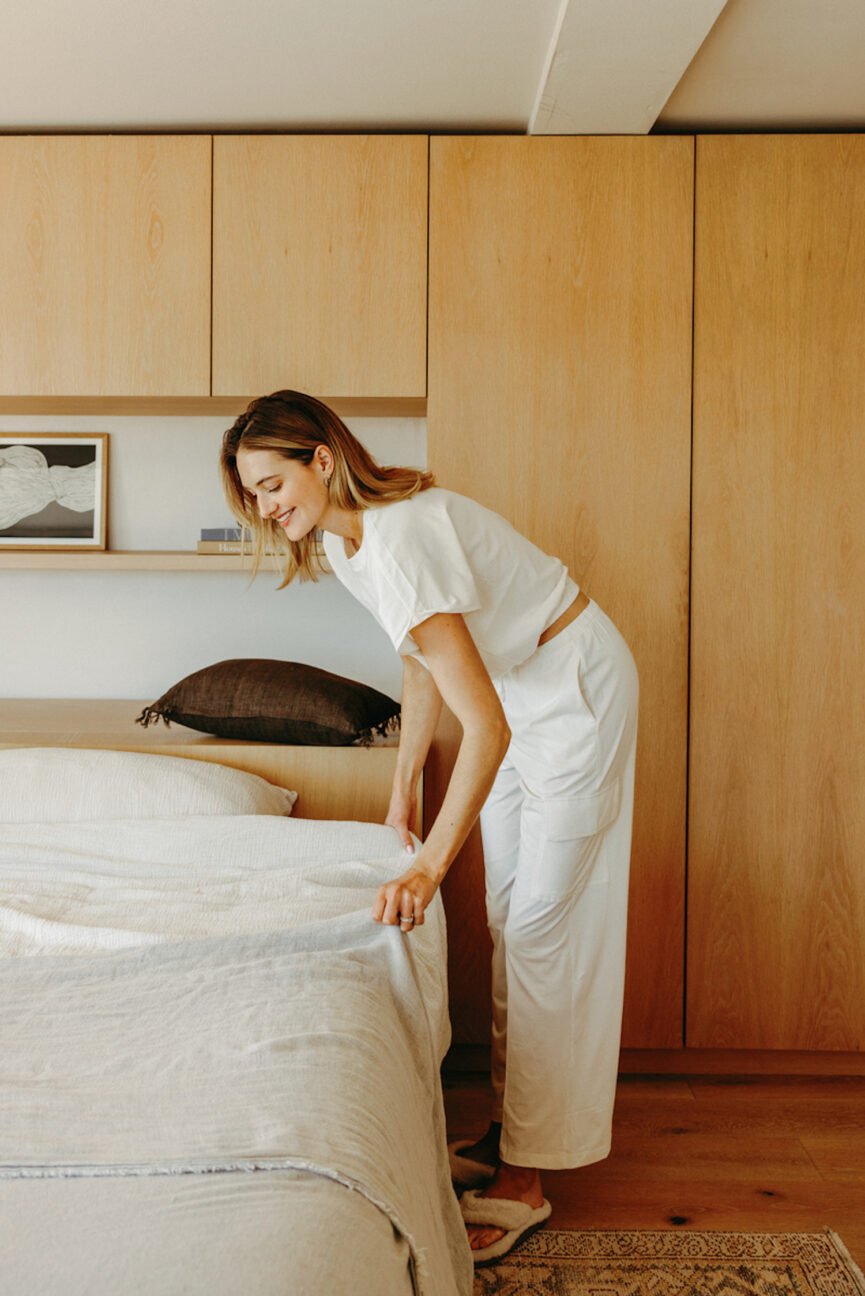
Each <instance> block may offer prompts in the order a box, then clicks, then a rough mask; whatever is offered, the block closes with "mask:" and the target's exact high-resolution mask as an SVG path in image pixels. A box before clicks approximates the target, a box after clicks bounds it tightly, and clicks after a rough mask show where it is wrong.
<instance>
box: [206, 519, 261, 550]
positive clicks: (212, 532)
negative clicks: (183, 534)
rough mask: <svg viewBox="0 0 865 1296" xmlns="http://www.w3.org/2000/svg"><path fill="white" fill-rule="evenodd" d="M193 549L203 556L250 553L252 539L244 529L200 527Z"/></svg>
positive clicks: (237, 527)
mask: <svg viewBox="0 0 865 1296" xmlns="http://www.w3.org/2000/svg"><path fill="white" fill-rule="evenodd" d="M195 547H196V550H197V551H198V553H204V554H227V553H251V552H252V539H251V537H250V534H249V532H248V531H247V530H246V528H245V527H244V528H241V527H239V526H233V527H202V530H201V539H200V540H199V541H198V544H197V545H196V546H195Z"/></svg>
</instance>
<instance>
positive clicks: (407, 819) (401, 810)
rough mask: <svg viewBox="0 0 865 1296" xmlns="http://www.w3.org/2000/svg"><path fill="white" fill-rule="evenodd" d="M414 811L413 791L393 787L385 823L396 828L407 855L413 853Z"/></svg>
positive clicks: (415, 803)
mask: <svg viewBox="0 0 865 1296" xmlns="http://www.w3.org/2000/svg"><path fill="white" fill-rule="evenodd" d="M416 811H417V798H416V797H415V795H414V793H412V792H403V791H402V790H400V789H397V788H396V787H395V788H394V790H393V792H392V793H391V798H390V806H389V807H388V812H387V816H386V817H385V823H386V824H387V825H388V827H390V828H395V829H396V832H397V835H398V837H399V839H400V843H401V845H402V846H403V848H404V850H405V851H406V854H408V855H414V842H413V841H412V835H411V826H412V824H413V823H414V820H415V813H416Z"/></svg>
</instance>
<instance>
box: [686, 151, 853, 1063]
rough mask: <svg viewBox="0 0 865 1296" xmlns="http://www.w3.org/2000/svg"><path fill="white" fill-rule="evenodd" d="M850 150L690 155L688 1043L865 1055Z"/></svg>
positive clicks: (712, 152)
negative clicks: (693, 241) (693, 212)
mask: <svg viewBox="0 0 865 1296" xmlns="http://www.w3.org/2000/svg"><path fill="white" fill-rule="evenodd" d="M863 283H865V137H863V136H861V135H859V136H856V135H844V136H828V135H815V136H793V135H789V136H769V137H761V136H718V137H709V138H703V137H701V138H700V139H699V141H698V150H697V247H696V287H695V296H696V316H695V325H696V332H695V384H694V513H693V526H694V543H693V631H692V668H691V669H692V676H691V678H692V704H691V761H690V766H691V768H690V784H691V802H690V806H691V809H690V830H689V940H688V1032H687V1043H688V1044H689V1045H694V1046H697V1047H717V1048H729V1047H734V1048H776V1049H784V1048H786V1049H839V1050H855V1049H862V1048H863V1047H865V958H863V950H865V887H863V882H862V878H863V873H862V861H863V858H865V799H863V787H865V708H863V706H862V698H861V691H862V690H861V680H862V663H863V659H865V604H863V599H862V590H863V586H865V543H863V541H865V440H863V436H862V430H863V426H862V425H863V409H865V292H863Z"/></svg>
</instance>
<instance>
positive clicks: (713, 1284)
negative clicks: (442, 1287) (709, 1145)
mask: <svg viewBox="0 0 865 1296" xmlns="http://www.w3.org/2000/svg"><path fill="white" fill-rule="evenodd" d="M493 1293H495V1296H865V1278H863V1275H862V1273H861V1271H860V1270H859V1269H858V1268H857V1266H856V1264H855V1263H854V1261H853V1259H852V1257H851V1256H850V1254H849V1252H848V1251H847V1248H846V1247H845V1246H844V1243H843V1242H842V1241H841V1239H840V1238H839V1237H838V1235H837V1233H833V1232H832V1230H831V1229H826V1230H825V1231H824V1232H823V1233H721V1232H717V1233H692V1232H687V1233H678V1232H675V1233H674V1232H671V1231H668V1230H665V1229H658V1230H640V1231H639V1232H638V1231H633V1232H621V1231H619V1230H615V1229H609V1230H608V1229H593V1230H589V1231H585V1232H584V1231H578V1230H575V1229H567V1230H565V1229H544V1230H542V1231H541V1232H539V1233H535V1234H533V1235H532V1236H531V1237H530V1238H528V1239H527V1240H526V1242H525V1243H524V1244H523V1245H522V1246H521V1247H520V1248H519V1250H518V1251H515V1252H513V1254H512V1255H510V1256H508V1257H506V1259H504V1260H503V1261H502V1262H501V1264H498V1265H491V1266H490V1267H488V1268H483V1269H478V1270H476V1272H475V1288H474V1296H493Z"/></svg>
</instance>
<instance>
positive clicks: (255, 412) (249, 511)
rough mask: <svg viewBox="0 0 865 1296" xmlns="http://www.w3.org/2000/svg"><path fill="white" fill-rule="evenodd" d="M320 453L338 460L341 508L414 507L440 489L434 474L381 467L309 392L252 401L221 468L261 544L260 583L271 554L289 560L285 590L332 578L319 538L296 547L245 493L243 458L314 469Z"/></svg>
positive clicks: (230, 434)
mask: <svg viewBox="0 0 865 1296" xmlns="http://www.w3.org/2000/svg"><path fill="white" fill-rule="evenodd" d="M317 446H326V447H327V449H328V450H329V451H330V452H331V454H332V455H333V475H332V477H331V482H330V487H329V491H330V498H331V501H332V503H333V504H335V505H336V506H337V508H342V509H349V510H352V511H360V510H361V509H367V508H375V507H376V506H377V505H380V504H392V503H395V502H396V501H397V500H404V499H410V498H411V496H412V495H417V493H418V492H419V491H422V490H427V489H428V488H429V487H430V486H434V485H435V479H434V477H433V475H432V473H428V472H423V471H422V470H421V469H419V468H385V467H382V465H381V464H379V463H377V462H376V461H375V459H373V457H372V455H371V454H370V453H369V451H368V450H367V449H366V448H365V447H364V446H362V445H361V443H360V442H359V441H358V439H357V437H355V436H353V435H352V433H351V432H349V430H348V428H347V427H346V426H345V424H344V423H343V421H342V419H341V418H340V417H339V415H338V414H334V412H333V410H332V409H329V408H328V407H327V405H325V404H324V403H323V402H322V401H320V400H316V399H315V397H314V396H306V395H305V394H304V393H303V392H296V391H278V392H272V393H271V394H270V396H260V397H259V398H258V399H257V400H254V401H252V402H251V403H250V404H249V405H248V406H247V407H246V409H245V410H244V412H243V413H242V414H241V415H240V417H239V418H238V419H236V420H235V421H234V423H233V424H232V426H231V427H230V428H229V429H228V430H227V432H226V433H225V434H224V436H223V438H222V451H221V453H220V457H219V467H220V472H221V474H222V485H223V489H224V491H225V498H226V499H227V501H228V506H229V508H230V509H231V511H232V513H233V514H234V516H235V517H236V518H237V520H238V522H240V524H241V526H243V527H247V528H248V529H249V531H250V532H251V535H252V542H253V562H254V565H253V575H254V574H255V573H256V572H257V571H258V568H259V565H260V563H261V559H262V557H263V556H264V554H265V553H266V552H272V553H273V552H275V553H277V554H279V555H281V556H283V557H284V559H285V565H284V568H283V580H282V584H281V585H280V586H279V588H280V589H284V588H285V586H286V585H288V584H289V583H290V582H291V581H293V580H294V578H295V576H299V577H300V579H301V580H316V579H317V578H318V576H319V574H320V573H321V572H324V571H327V566H326V564H325V561H324V554H323V550H322V547H321V542H320V539H319V533H318V532H310V534H309V535H306V536H304V537H303V539H302V540H289V539H288V537H287V536H286V534H285V531H284V530H283V529H282V527H280V526H278V525H277V524H276V522H274V521H273V520H272V519H270V518H263V517H261V515H260V514H259V512H258V509H257V508H256V505H255V502H254V501H253V500H251V499H250V498H249V496H248V495H247V494H246V493H245V491H244V489H243V484H242V482H241V480H240V475H239V473H238V471H237V452H238V450H241V449H243V450H275V451H276V453H277V454H280V455H282V456H283V457H284V458H286V459H297V460H299V461H300V463H303V464H310V463H312V460H313V457H314V455H315V451H316V447H317Z"/></svg>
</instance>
